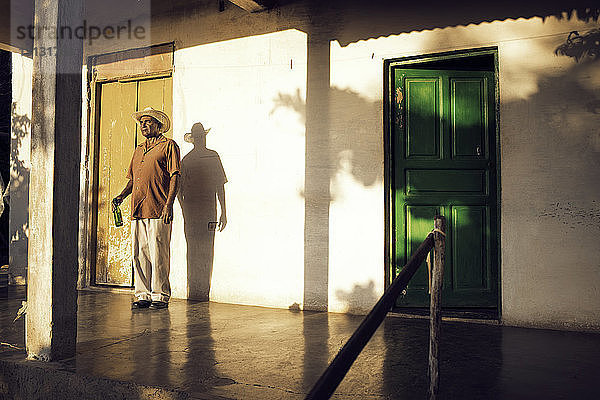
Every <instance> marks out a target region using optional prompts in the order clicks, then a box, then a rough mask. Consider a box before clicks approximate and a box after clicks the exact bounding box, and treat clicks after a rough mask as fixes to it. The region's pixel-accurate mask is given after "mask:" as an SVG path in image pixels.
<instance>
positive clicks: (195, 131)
mask: <svg viewBox="0 0 600 400" xmlns="http://www.w3.org/2000/svg"><path fill="white" fill-rule="evenodd" d="M210 129H211V128H208V129H204V125H202V123H201V122H196V123H195V124H194V125H192V130H191V132H188V133H186V134H185V135H183V140H185V141H186V142H188V143H192V142H193V141H194V138H195V137H201V136H206V135H207V134H208V132H210Z"/></svg>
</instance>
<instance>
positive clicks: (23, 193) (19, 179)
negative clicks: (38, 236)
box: [9, 103, 31, 284]
mask: <svg viewBox="0 0 600 400" xmlns="http://www.w3.org/2000/svg"><path fill="white" fill-rule="evenodd" d="M11 119H12V139H11V142H12V143H11V146H10V163H11V165H10V176H11V179H10V198H11V203H12V204H13V207H12V208H10V221H11V222H10V231H9V243H10V247H11V249H12V251H11V255H10V257H9V264H10V279H11V283H12V284H14V283H17V282H16V281H19V282H20V281H23V283H24V281H25V279H26V276H27V264H26V262H25V264H23V265H19V264H18V263H17V262H18V261H19V260H17V259H15V258H13V256H14V254H25V258H24V260H26V255H27V246H28V240H29V239H28V237H29V169H28V168H27V167H26V166H25V162H24V161H23V159H22V158H20V157H19V151H20V150H21V149H23V142H24V141H25V139H26V138H27V137H28V136H29V134H30V133H31V119H30V118H29V117H28V116H27V115H26V114H22V115H21V114H18V113H17V104H16V103H13V104H12V108H11ZM17 204H18V205H19V207H14V205H17ZM19 259H20V258H19Z"/></svg>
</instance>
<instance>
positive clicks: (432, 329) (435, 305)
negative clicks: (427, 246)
mask: <svg viewBox="0 0 600 400" xmlns="http://www.w3.org/2000/svg"><path fill="white" fill-rule="evenodd" d="M434 229H435V231H434V234H433V240H434V247H433V251H434V256H433V268H432V271H431V274H432V283H431V302H430V306H429V318H430V325H429V400H436V399H437V398H438V389H439V379H440V370H439V362H440V359H439V357H440V330H441V325H442V283H443V278H444V259H445V256H446V235H445V232H446V218H444V217H443V216H441V215H436V217H435V220H434Z"/></svg>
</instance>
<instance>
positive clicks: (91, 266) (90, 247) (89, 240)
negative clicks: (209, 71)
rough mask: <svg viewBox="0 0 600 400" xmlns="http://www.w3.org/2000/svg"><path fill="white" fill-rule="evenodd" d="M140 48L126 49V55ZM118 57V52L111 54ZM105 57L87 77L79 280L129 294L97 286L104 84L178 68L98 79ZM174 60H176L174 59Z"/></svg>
mask: <svg viewBox="0 0 600 400" xmlns="http://www.w3.org/2000/svg"><path fill="white" fill-rule="evenodd" d="M166 45H171V46H172V51H173V53H174V50H175V48H174V43H167V44H160V45H154V46H150V47H149V49H153V48H159V47H162V46H166ZM135 50H140V49H130V50H124V51H123V52H117V53H124V52H129V51H135ZM108 54H116V53H107V54H102V55H108ZM102 55H92V56H88V58H87V65H86V67H87V68H86V69H87V71H86V72H87V74H86V84H87V86H86V90H87V93H85V94H84V96H85V95H87V98H86V99H85V100H86V103H87V104H86V110H85V111H86V116H87V129H86V131H87V132H86V133H85V135H82V137H83V138H84V140H85V143H82V149H84V152H85V154H84V159H83V161H84V169H85V182H82V186H83V187H84V188H85V190H84V192H83V193H82V195H83V196H82V199H81V201H80V215H81V217H80V232H81V233H80V251H79V253H80V269H79V278H78V288H80V289H81V288H86V287H94V286H95V287H102V288H106V289H110V288H113V289H116V290H125V291H129V290H131V288H133V286H130V287H128V286H119V285H110V284H101V285H97V284H96V257H97V230H98V221H97V219H98V178H99V166H98V161H99V159H98V151H99V145H100V124H99V123H98V121H99V118H100V100H101V95H102V85H103V84H105V83H110V82H117V81H143V80H150V79H159V78H167V77H171V78H172V77H173V70H174V65H170V68H168V69H161V70H156V71H151V72H145V73H141V74H131V75H126V76H111V77H102V78H98V77H97V76H96V75H95V74H94V73H93V67H94V62H95V59H96V58H97V57H99V56H102ZM173 59H174V57H173Z"/></svg>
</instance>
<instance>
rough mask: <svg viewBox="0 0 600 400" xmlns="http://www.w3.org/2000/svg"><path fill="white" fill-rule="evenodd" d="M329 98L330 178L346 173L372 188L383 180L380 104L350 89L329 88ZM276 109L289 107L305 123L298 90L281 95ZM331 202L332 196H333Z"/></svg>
mask: <svg viewBox="0 0 600 400" xmlns="http://www.w3.org/2000/svg"><path fill="white" fill-rule="evenodd" d="M327 96H328V98H329V132H328V134H329V148H328V149H324V151H326V152H327V156H328V160H329V162H330V166H329V167H330V168H328V169H327V170H328V171H330V178H333V177H334V176H335V175H336V173H337V172H339V171H341V170H348V171H349V172H350V173H351V174H352V176H353V177H354V179H356V180H357V181H358V182H360V183H361V184H362V185H363V186H365V187H371V186H373V185H375V184H377V183H378V182H380V181H381V179H382V173H383V168H382V163H381V156H382V154H383V151H382V147H383V138H382V132H381V130H382V127H381V126H380V123H379V120H380V117H381V113H382V110H381V103H380V102H372V101H369V100H367V99H365V98H364V97H362V96H361V95H360V94H358V93H356V92H354V91H352V90H349V89H347V90H342V89H338V88H336V87H331V88H330V89H329V93H328V94H327ZM274 103H275V107H274V108H273V110H272V113H273V112H275V111H276V110H277V109H278V108H281V107H284V108H289V109H291V110H293V111H295V112H297V113H298V114H299V117H300V118H301V119H302V121H303V122H306V103H305V101H304V100H303V99H302V97H301V95H300V90H297V91H296V93H295V94H294V95H291V94H286V93H280V94H279V96H278V97H277V98H276V99H275V101H274ZM332 197H333V198H332V200H333V199H334V198H335V193H333V194H332Z"/></svg>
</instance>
